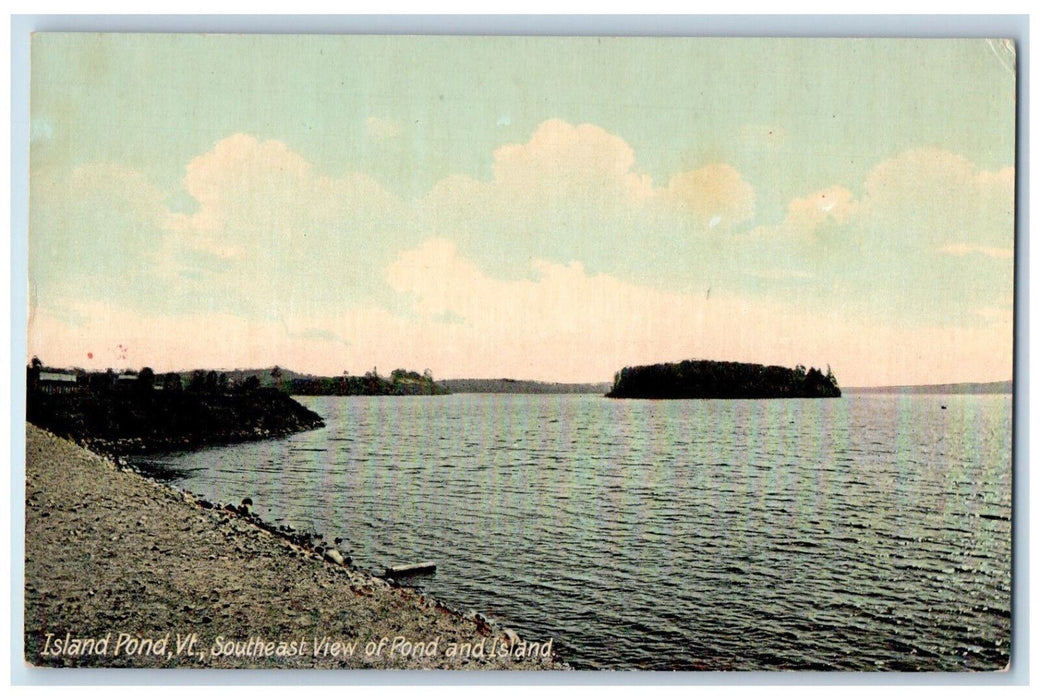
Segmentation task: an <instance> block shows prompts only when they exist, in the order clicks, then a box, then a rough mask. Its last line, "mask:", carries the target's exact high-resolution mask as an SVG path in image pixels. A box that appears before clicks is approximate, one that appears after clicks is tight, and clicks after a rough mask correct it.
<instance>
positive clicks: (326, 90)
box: [27, 33, 1016, 386]
mask: <svg viewBox="0 0 1040 700" xmlns="http://www.w3.org/2000/svg"><path fill="white" fill-rule="evenodd" d="M1015 60H1016V59H1015V51H1014V47H1013V46H1012V45H1011V44H1010V43H1009V42H1006V41H1002V40H977V39H957V40H938V39H928V40H899V39H886V40H848V39H847V40H829V39H732V38H714V39H703V38H702V39H689V38H686V39H683V38H677V39H662V38H649V39H638V38H620V39H619V38H602V39H597V38H547V37H538V38H531V37H497V38H489V37H465V38H460V37H401V36H398V37H374V36H372V37H358V36H355V37H344V36H291V35H282V36H275V35H267V36H258V35H252V36H250V35H235V36H232V35H197V34H190V35H189V34H185V35H161V34H149V35H143V34H142V35H134V34H46V33H41V34H36V35H34V37H33V43H32V57H31V96H30V112H31V113H30V205H29V226H30V230H29V275H28V277H29V294H28V298H29V307H30V308H29V312H28V334H27V337H28V348H27V352H28V355H27V356H28V357H31V356H34V355H35V356H38V357H40V358H41V359H42V360H43V361H44V362H45V363H46V364H48V365H53V366H77V367H83V368H87V369H105V368H108V367H113V368H117V369H119V368H137V367H141V366H145V365H147V366H150V367H152V368H153V369H155V370H156V371H171V370H180V369H190V368H195V367H212V368H225V369H232V368H247V367H249V368H252V367H257V368H259V367H270V366H272V365H275V364H277V365H280V366H282V367H288V368H291V369H293V370H296V371H302V372H313V373H319V374H328V375H338V374H341V373H343V372H348V373H351V374H361V373H363V372H366V371H370V370H372V369H373V368H376V369H377V371H379V372H380V373H381V374H384V375H388V374H389V373H390V371H391V370H393V369H395V368H399V367H400V368H408V369H414V370H417V371H423V370H425V369H429V370H430V371H432V372H433V374H434V376H435V377H437V378H460V377H514V378H522V379H538V380H545V381H561V382H583V381H609V380H610V379H611V378H612V377H613V375H614V373H615V372H616V371H617V370H619V369H620V368H621V367H623V366H627V365H636V364H647V363H653V362H670V361H679V360H683V359H693V358H698V359H714V360H733V361H741V362H759V363H765V364H781V365H785V366H794V365H795V364H803V365H806V366H817V367H826V366H828V365H829V366H830V367H831V368H832V370H833V372H834V374H835V375H836V376H837V378H838V381H839V382H840V383H841V384H842V385H843V386H867V385H885V384H924V383H943V382H960V381H997V380H1005V379H1010V378H1011V373H1012V341H1013V299H1014V206H1015V201H1014V184H1015V171H1014V165H1015V159H1014V156H1015V98H1016V93H1015Z"/></svg>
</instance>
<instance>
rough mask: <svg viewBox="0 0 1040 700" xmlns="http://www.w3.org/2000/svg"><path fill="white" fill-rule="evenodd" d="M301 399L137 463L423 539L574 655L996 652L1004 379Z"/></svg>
mask: <svg viewBox="0 0 1040 700" xmlns="http://www.w3.org/2000/svg"><path fill="white" fill-rule="evenodd" d="M300 401H301V402H302V403H304V404H306V405H307V406H308V407H310V408H312V409H314V410H315V411H317V412H318V413H319V414H321V415H322V416H323V417H324V418H325V420H326V423H327V427H326V428H324V429H321V430H317V431H313V432H308V433H303V434H300V435H295V436H293V437H290V438H287V439H284V440H279V441H269V442H263V443H251V444H244V445H235V446H230V447H220V448H212V449H207V450H203V451H200V452H195V453H189V454H178V455H169V456H165V457H162V458H160V459H159V460H156V461H158V462H160V463H162V464H163V466H165V467H167V468H171V469H189V470H192V471H190V472H189V476H188V477H187V478H184V479H180V480H178V481H176V482H175V483H177V484H178V485H180V486H182V487H184V488H188V489H190V490H193V491H197V492H201V493H204V494H206V495H207V496H209V497H211V498H214V499H217V500H220V501H233V502H235V503H237V502H238V501H239V500H240V499H241V498H242V497H244V496H251V497H252V499H253V501H254V503H255V504H256V506H257V512H258V513H259V514H260V515H261V516H263V517H265V519H268V520H271V521H275V522H281V523H287V524H291V525H293V526H295V527H298V528H307V529H311V530H317V531H318V532H322V533H324V534H325V535H326V536H327V537H328V538H330V539H331V538H332V537H336V536H339V537H343V538H344V539H345V540H346V541H347V542H349V543H350V547H349V549H350V550H351V553H352V555H353V556H354V561H355V564H357V565H359V566H361V567H362V568H365V569H368V570H371V571H374V572H382V570H383V567H384V566H386V565H388V564H394V563H408V562H415V561H423V560H433V561H435V562H436V563H437V573H436V575H434V576H429V577H424V578H422V579H417V581H416V583H418V584H419V585H421V586H422V587H423V588H424V589H425V590H427V591H429V592H430V593H432V594H433V595H435V596H436V597H438V598H442V599H444V600H446V601H448V602H450V603H452V604H454V605H455V606H456V607H459V608H462V609H468V608H472V609H475V610H479V611H482V612H484V613H485V614H487V615H488V616H489V617H491V618H493V619H498V620H500V621H501V622H503V623H504V624H507V625H509V626H512V627H514V628H515V629H517V630H518V631H519V632H520V634H521V636H523V637H525V638H530V639H533V640H544V639H547V638H549V637H552V638H554V639H555V643H556V645H557V646H559V647H560V648H561V651H562V653H563V654H564V657H565V658H566V659H567V660H568V661H569V662H570V663H571V664H572V665H574V666H576V667H579V668H645V669H713V670H714V669H741V670H747V669H751V670H765V669H843V670H870V669H915V668H922V669H929V670H964V669H995V668H1000V667H1003V666H1004V665H1005V664H1006V663H1007V661H1008V654H1009V645H1010V581H1011V575H1010V556H1011V555H1010V547H1011V535H1010V533H1011V522H1010V520H1011V456H1010V454H1011V427H1010V421H1011V398H1010V396H983V397H972V396H942V397H930V396H913V397H898V396H851V397H846V398H842V399H837V400H825V401H811V400H807V401H796V400H788V401H669V402H663V401H662V402H654V401H612V400H609V399H604V398H601V397H598V396H573V395H571V396H519V395H455V396H443V397H411V398H392V397H343V398H339V397H301V398H300ZM941 405H945V406H946V407H947V409H948V410H942V409H941Z"/></svg>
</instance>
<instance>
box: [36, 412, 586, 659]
mask: <svg viewBox="0 0 1040 700" xmlns="http://www.w3.org/2000/svg"><path fill="white" fill-rule="evenodd" d="M205 505H208V504H203V502H202V500H201V499H197V498H195V497H193V496H191V495H190V494H185V493H182V492H180V491H178V490H176V489H174V488H171V487H169V486H166V485H163V484H160V483H158V482H155V481H152V480H149V479H147V478H145V477H142V476H140V475H138V474H135V473H133V472H129V471H123V470H121V469H119V468H118V467H116V466H115V465H114V464H113V463H112V462H110V461H108V460H106V459H104V458H102V457H99V456H97V455H95V454H93V453H91V452H89V451H87V450H85V449H83V448H81V447H79V446H77V445H75V444H73V443H71V442H69V441H67V440H63V439H61V438H57V437H55V436H53V435H51V434H50V433H47V432H45V431H43V430H40V429H39V428H36V427H34V426H32V425H27V427H26V483H25V512H26V513H25V630H24V633H25V660H26V662H27V663H29V664H32V665H35V666H84V667H152V668H183V667H199V668H393V669H413V668H447V669H474V670H486V669H515V670H532V669H562V668H566V667H565V665H563V664H562V663H560V661H559V660H557V659H556V658H555V653H554V652H555V649H554V648H553V645H552V644H551V643H550V642H551V640H519V639H518V638H517V637H516V636H515V634H513V633H512V632H511V631H509V630H504V629H492V628H491V627H490V626H489V624H488V623H487V622H486V621H484V620H482V619H480V618H477V619H469V618H467V617H464V616H462V615H459V614H458V613H456V612H453V611H452V610H450V609H449V608H447V607H445V606H443V605H441V604H439V603H438V602H436V601H433V600H431V599H429V598H427V597H425V596H423V595H422V594H420V593H419V592H417V591H415V590H413V589H410V588H399V587H395V586H392V585H390V584H389V583H387V582H386V581H384V580H382V579H379V578H375V577H373V576H371V575H369V574H367V573H364V572H362V571H359V570H356V569H352V568H351V567H349V566H341V565H339V564H337V563H335V562H332V561H327V560H325V558H323V556H322V555H321V554H319V553H317V552H315V551H314V550H312V549H310V548H308V547H305V546H301V545H298V544H295V543H293V542H290V541H289V540H287V539H286V538H284V537H282V536H279V535H278V534H275V533H272V532H269V531H268V530H267V529H264V528H263V527H260V526H259V525H258V524H257V523H256V522H253V521H251V520H250V519H249V518H246V517H241V516H239V515H237V514H234V513H230V512H228V511H226V510H223V509H220V508H207V507H205ZM261 505H262V504H261Z"/></svg>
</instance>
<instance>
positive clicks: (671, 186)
mask: <svg viewBox="0 0 1040 700" xmlns="http://www.w3.org/2000/svg"><path fill="white" fill-rule="evenodd" d="M661 198H662V199H663V200H664V201H665V202H667V203H668V204H670V205H671V206H674V207H675V208H676V209H678V210H679V211H681V212H684V213H686V214H688V215H689V216H691V217H692V218H693V219H694V220H695V221H696V222H697V223H698V224H699V225H701V226H705V227H710V228H715V227H716V226H719V225H722V226H723V227H729V226H731V225H733V224H738V223H741V222H744V221H747V220H749V219H750V218H751V217H752V216H754V214H755V191H754V189H753V188H752V187H751V185H750V184H748V182H747V181H746V180H744V178H743V177H741V175H740V173H739V172H737V171H736V170H735V169H734V168H733V167H731V166H729V165H726V164H723V163H718V164H713V165H708V166H705V167H703V168H699V169H697V170H693V171H690V172H686V173H679V174H678V175H674V176H673V177H672V178H671V179H670V180H669V181H668V186H667V188H665V190H664V191H663V192H662V193H661Z"/></svg>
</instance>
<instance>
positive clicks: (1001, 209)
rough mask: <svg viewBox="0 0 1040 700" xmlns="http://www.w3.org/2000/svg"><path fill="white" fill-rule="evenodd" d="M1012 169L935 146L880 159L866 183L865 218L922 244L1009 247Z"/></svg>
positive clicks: (1011, 229) (863, 199)
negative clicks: (982, 164) (983, 165)
mask: <svg viewBox="0 0 1040 700" xmlns="http://www.w3.org/2000/svg"><path fill="white" fill-rule="evenodd" d="M1014 181H1015V177H1014V169H1013V168H1002V169H1000V170H996V171H985V170H981V169H980V168H978V166H976V165H975V164H974V163H972V162H971V161H969V160H968V159H967V158H964V157H963V156H960V155H957V154H955V153H951V152H949V151H944V150H941V149H937V148H919V149H911V150H908V151H905V152H903V153H900V154H899V155H897V156H895V157H893V158H890V159H888V160H885V161H882V162H881V163H879V164H878V165H877V166H876V167H875V168H874V169H873V170H872V171H871V172H870V173H869V174H868V176H867V178H866V181H865V182H864V185H863V195H862V202H861V205H862V212H861V214H862V217H863V219H864V220H865V221H867V222H869V223H870V224H871V225H872V226H873V227H875V228H878V229H884V230H887V231H890V232H892V233H895V234H898V235H899V236H901V237H903V238H904V239H906V240H908V241H911V242H913V243H914V244H917V245H920V246H922V247H933V246H939V245H943V244H946V243H954V242H957V241H964V240H970V241H973V242H975V244H977V245H988V246H994V247H1007V246H1008V244H1009V243H1010V242H1011V241H1012V239H1013V233H1014V214H1015V188H1014Z"/></svg>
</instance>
